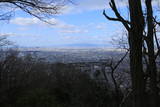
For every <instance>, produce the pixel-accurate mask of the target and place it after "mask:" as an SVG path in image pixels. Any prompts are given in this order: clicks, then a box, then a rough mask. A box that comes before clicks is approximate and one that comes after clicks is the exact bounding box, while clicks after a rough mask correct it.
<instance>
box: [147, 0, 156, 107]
mask: <svg viewBox="0 0 160 107" xmlns="http://www.w3.org/2000/svg"><path fill="white" fill-rule="evenodd" d="M146 7H147V25H148V33H147V40H146V43H147V47H148V57H149V67H148V69H149V75H150V90H151V93H150V94H151V97H150V98H151V99H150V106H151V107H157V104H158V102H157V99H158V90H157V67H156V59H155V53H154V33H153V32H154V22H153V10H152V1H151V0H146Z"/></svg>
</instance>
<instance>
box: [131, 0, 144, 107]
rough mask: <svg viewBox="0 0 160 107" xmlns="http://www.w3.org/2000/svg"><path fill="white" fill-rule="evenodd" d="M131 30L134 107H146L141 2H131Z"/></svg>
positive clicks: (139, 0) (133, 0) (138, 0)
mask: <svg viewBox="0 0 160 107" xmlns="http://www.w3.org/2000/svg"><path fill="white" fill-rule="evenodd" d="M129 9H130V20H131V30H130V31H129V46H130V71H131V78H132V89H133V107H144V106H145V102H144V95H145V94H144V93H145V87H144V86H145V85H144V74H143V64H142V37H143V30H144V17H143V12H142V7H141V0H137V1H136V2H135V0H129Z"/></svg>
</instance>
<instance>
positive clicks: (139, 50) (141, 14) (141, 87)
mask: <svg viewBox="0 0 160 107" xmlns="http://www.w3.org/2000/svg"><path fill="white" fill-rule="evenodd" d="M144 4H145V7H146V8H145V9H143V7H144V6H142V1H141V0H137V1H136V2H135V0H128V5H129V16H130V19H129V20H126V19H124V18H123V17H122V15H121V14H120V12H119V11H118V8H117V6H116V3H115V0H110V3H109V5H110V7H111V9H112V11H113V12H114V14H115V17H110V16H108V15H107V14H106V12H105V11H104V12H103V15H104V16H105V17H106V18H107V19H108V20H112V21H119V22H121V23H122V24H123V25H124V27H125V28H126V30H127V31H128V43H129V50H130V72H131V78H132V91H133V99H134V100H133V106H134V107H144V106H145V103H146V102H145V101H144V96H145V90H146V85H145V84H146V80H147V79H146V75H145V74H146V72H147V74H148V75H147V78H149V80H150V81H149V85H150V97H151V98H150V102H149V103H150V105H149V106H152V107H157V106H158V101H157V100H158V90H157V66H156V58H155V56H157V55H158V54H159V52H160V50H159V49H160V48H159V43H158V42H157V39H156V38H157V37H156V32H155V29H156V24H155V22H156V23H157V24H158V22H157V21H156V19H155V17H154V16H153V7H152V0H145V3H144ZM144 10H145V11H144ZM154 19H155V20H154ZM154 38H155V39H154ZM155 43H156V44H157V47H158V52H157V53H156V52H155V46H154V44H155ZM144 53H145V56H143V55H144ZM143 58H144V59H145V62H146V64H147V69H146V71H144V66H143Z"/></svg>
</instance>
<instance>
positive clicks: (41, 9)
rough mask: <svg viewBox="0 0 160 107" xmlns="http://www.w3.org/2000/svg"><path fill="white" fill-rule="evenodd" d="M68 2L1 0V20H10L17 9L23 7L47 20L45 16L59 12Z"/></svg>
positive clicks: (27, 11) (52, 0)
mask: <svg viewBox="0 0 160 107" xmlns="http://www.w3.org/2000/svg"><path fill="white" fill-rule="evenodd" d="M66 3H67V2H66V0H0V8H1V10H0V20H8V19H9V18H10V17H11V16H12V14H13V13H14V12H15V10H17V9H21V10H23V11H24V12H26V13H28V14H30V15H32V16H34V17H37V18H38V19H40V20H43V21H45V18H49V17H50V16H53V15H55V14H58V13H59V11H58V10H60V8H61V7H63V6H64V5H65V4H66ZM6 8H7V9H6ZM8 8H10V9H8ZM4 9H5V11H4Z"/></svg>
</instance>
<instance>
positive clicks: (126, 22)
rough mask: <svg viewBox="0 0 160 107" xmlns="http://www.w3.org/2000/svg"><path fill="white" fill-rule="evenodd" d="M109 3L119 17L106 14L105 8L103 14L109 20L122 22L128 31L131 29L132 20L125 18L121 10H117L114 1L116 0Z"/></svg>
mask: <svg viewBox="0 0 160 107" xmlns="http://www.w3.org/2000/svg"><path fill="white" fill-rule="evenodd" d="M109 5H110V7H111V9H112V10H113V12H114V14H115V16H116V17H117V18H111V17H109V16H108V15H107V14H106V12H105V10H104V11H103V15H104V16H105V17H106V18H107V19H108V20H112V21H120V22H121V23H122V24H123V25H124V26H125V28H126V29H127V30H128V31H130V27H129V25H130V22H129V21H128V20H125V19H124V18H123V17H122V16H121V15H120V14H119V12H118V10H117V7H116V4H115V1H114V0H111V1H110V3H109Z"/></svg>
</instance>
